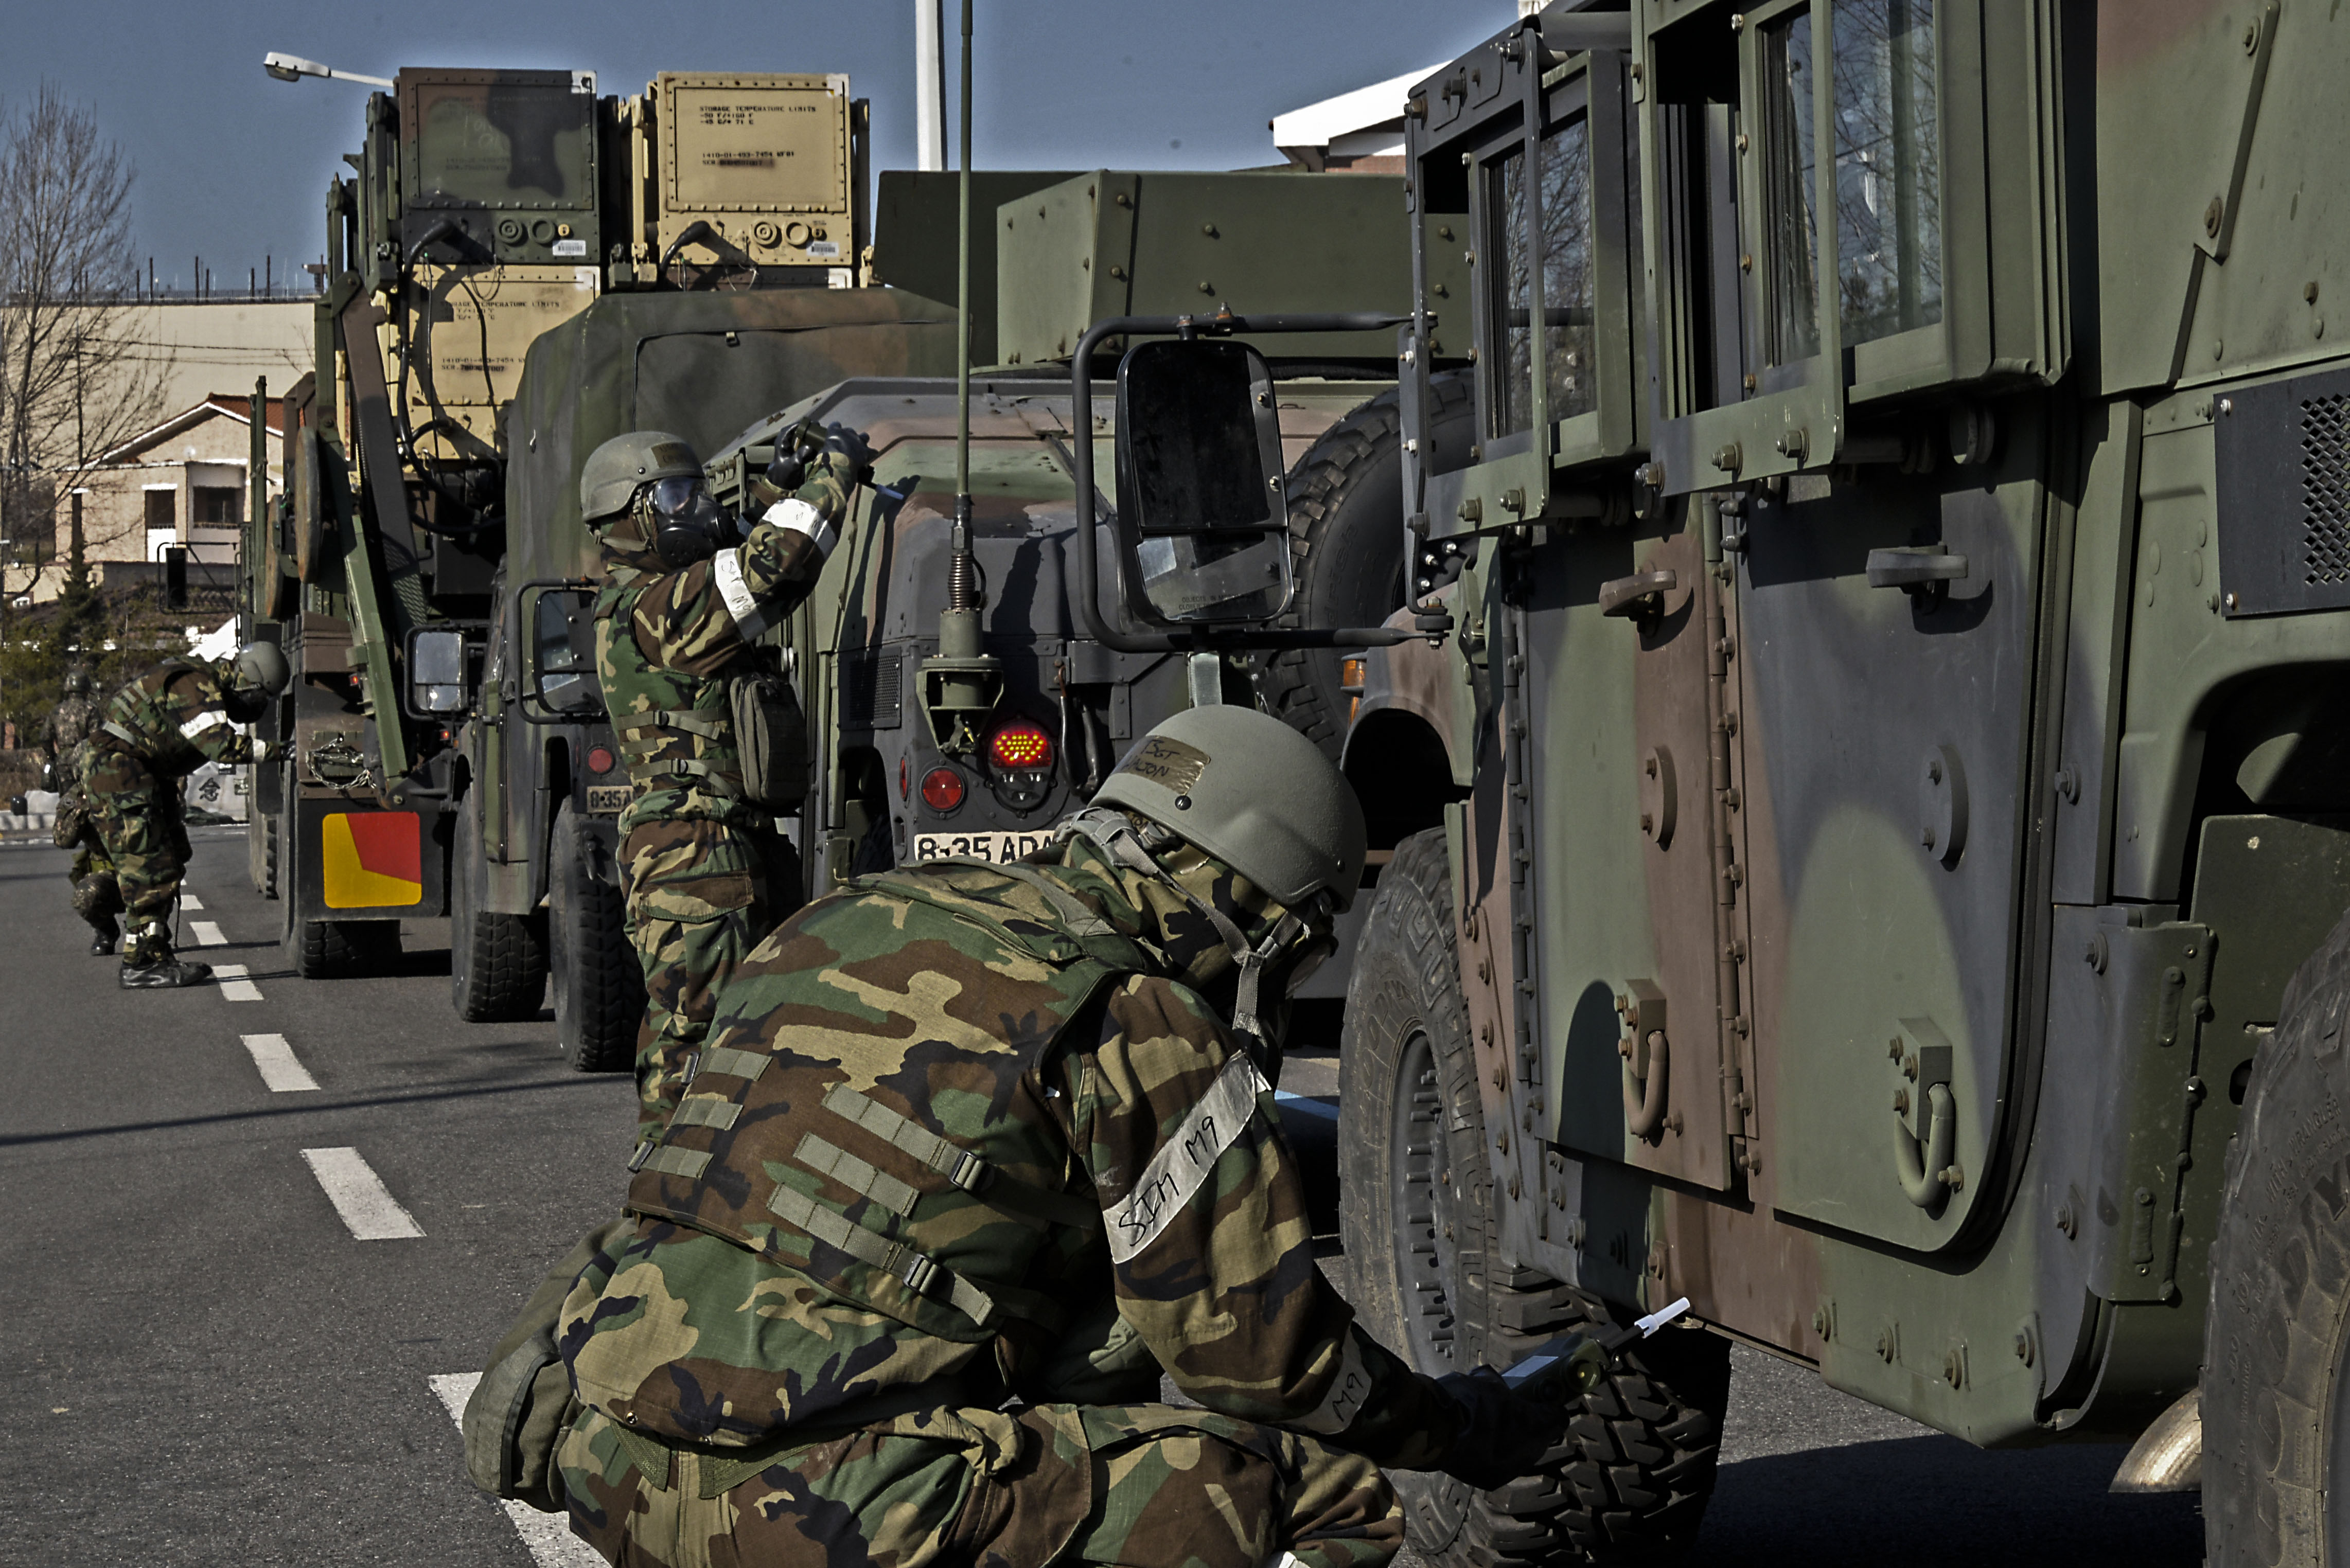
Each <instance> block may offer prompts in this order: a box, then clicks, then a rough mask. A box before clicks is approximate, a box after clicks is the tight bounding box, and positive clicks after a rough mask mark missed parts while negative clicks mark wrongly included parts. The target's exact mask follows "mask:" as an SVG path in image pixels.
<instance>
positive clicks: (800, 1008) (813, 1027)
mask: <svg viewBox="0 0 2350 1568" xmlns="http://www.w3.org/2000/svg"><path fill="white" fill-rule="evenodd" d="M858 894H863V895H865V896H863V897H859V896H858ZM874 895H883V896H882V897H874ZM762 950H763V952H772V953H775V954H777V955H778V956H779V960H780V961H782V962H787V963H788V962H795V961H796V960H795V955H805V954H808V953H811V952H821V951H825V950H829V951H831V952H833V953H836V954H837V955H838V961H837V963H835V964H832V965H829V966H820V967H801V968H795V969H792V970H789V971H781V970H780V969H779V970H778V971H776V972H773V973H765V972H761V971H759V969H758V966H757V964H756V963H755V961H754V964H753V965H752V966H750V967H749V968H748V969H746V970H744V971H737V983H736V986H735V987H733V988H731V992H730V994H733V995H736V996H739V997H741V998H743V1000H742V1001H739V1002H730V1004H729V1008H730V1011H731V1012H733V1013H734V1019H733V1023H734V1027H732V1028H729V1027H727V1024H728V1022H729V1020H728V1019H727V1018H726V1017H725V1016H724V1015H722V1018H721V1020H720V1026H719V1028H718V1030H717V1031H715V1032H714V1033H713V1039H718V1040H723V1041H725V1042H727V1043H726V1044H720V1045H718V1046H717V1047H716V1048H714V1049H712V1050H710V1051H707V1052H705V1053H704V1054H703V1055H702V1059H701V1062H700V1064H699V1066H698V1068H697V1070H696V1072H695V1074H694V1076H693V1078H692V1080H691V1083H690V1084H689V1085H688V1087H687V1092H686V1094H685V1096H684V1098H683V1099H682V1100H681V1103H680V1104H679V1106H678V1108H677V1111H676V1113H675V1114H674V1115H673V1116H671V1120H670V1125H669V1127H668V1130H667V1132H666V1134H665V1135H664V1137H663V1138H662V1140H661V1141H660V1144H659V1145H657V1146H656V1145H647V1146H646V1147H643V1148H641V1149H640V1150H639V1155H638V1160H637V1175H636V1178H635V1179H634V1181H633V1182H632V1184H631V1185H630V1187H629V1203H628V1207H629V1209H630V1210H634V1211H635V1212H637V1213H639V1214H643V1215H650V1216H653V1217H656V1218H660V1219H665V1220H675V1221H677V1222H679V1223H681V1224H685V1225H691V1226H693V1227H694V1228H696V1229H698V1230H701V1231H708V1232H710V1233H711V1234H713V1235H717V1236H723V1237H724V1238H726V1239H727V1240H729V1241H733V1242H735V1243H736V1244H737V1245H740V1246H743V1247H746V1248H748V1249H750V1250H751V1251H754V1252H757V1253H760V1254H761V1255H763V1256H764V1257H766V1258H768V1259H769V1260H771V1261H772V1262H776V1263H779V1264H782V1265H784V1266H785V1267H788V1268H790V1269H792V1270H795V1271H796V1272H799V1273H802V1274H805V1275H806V1276H807V1277H808V1278H810V1279H811V1280H814V1281H816V1282H818V1283H819V1284H821V1285H823V1286H824V1287H825V1288H826V1289H827V1290H829V1291H831V1292H833V1293H836V1294H837V1295H838V1296H840V1297H841V1298H843V1299H844V1300H846V1301H847V1302H850V1303H855V1304H858V1305H860V1306H863V1307H865V1308H868V1309H869V1310H871V1311H874V1312H878V1313H881V1314H886V1315H887V1316H889V1317H891V1318H894V1319H896V1320H897V1321H898V1322H899V1323H902V1324H907V1325H909V1326H910V1327H911V1328H914V1329H916V1330H918V1331H920V1332H921V1333H923V1334H931V1335H934V1336H936V1337H938V1338H941V1339H945V1340H951V1341H956V1342H959V1343H963V1344H978V1343H981V1342H983V1341H985V1340H987V1339H989V1338H991V1337H993V1335H994V1334H997V1333H999V1332H1000V1331H1001V1330H1002V1329H1003V1328H1004V1327H1005V1326H1006V1324H1007V1322H1008V1321H1009V1320H1020V1321H1023V1322H1025V1323H1027V1324H1037V1325H1040V1326H1042V1327H1043V1328H1045V1329H1046V1330H1054V1331H1056V1330H1057V1329H1058V1328H1059V1327H1061V1326H1062V1314H1060V1311H1059V1309H1058V1308H1057V1307H1056V1306H1055V1303H1053V1302H1051V1301H1049V1300H1046V1299H1045V1298H1043V1297H1041V1296H1040V1295H1038V1294H1037V1293H1034V1292H1031V1291H1028V1290H1025V1289H1023V1288H1022V1286H1021V1283H1020V1282H1021V1281H1022V1280H1023V1279H1024V1277H1025V1276H1026V1275H1027V1272H1028V1270H1029V1266H1030V1264H1031V1262H1033V1261H1034V1260H1035V1257H1036V1255H1037V1253H1038V1251H1040V1250H1041V1249H1043V1248H1045V1247H1046V1246H1048V1245H1054V1244H1056V1243H1066V1241H1068V1240H1069V1239H1070V1238H1069V1232H1071V1231H1080V1232H1083V1231H1095V1230H1097V1229H1098V1228H1099V1227H1100V1225H1101V1223H1102V1218H1101V1210H1100V1208H1099V1206H1098V1204H1097V1202H1096V1201H1095V1199H1093V1196H1092V1191H1091V1188H1090V1186H1089V1185H1088V1184H1087V1182H1086V1181H1085V1179H1084V1177H1083V1173H1082V1168H1079V1167H1077V1166H1076V1163H1075V1161H1074V1159H1073V1158H1072V1156H1071V1153H1070V1150H1069V1148H1068V1146H1067V1143H1066V1137H1064V1136H1063V1135H1062V1134H1061V1133H1060V1132H1059V1130H1058V1129H1057V1127H1055V1125H1054V1123H1053V1120H1052V1117H1051V1116H1050V1114H1049V1113H1048V1112H1047V1111H1046V1110H1045V1106H1044V1104H1043V1102H1042V1101H1040V1100H1038V1099H1037V1098H1036V1097H1035V1094H1034V1092H1033V1090H1032V1089H1031V1087H1030V1085H1031V1084H1033V1082H1034V1080H1028V1081H1027V1082H1024V1081H1023V1080H1024V1075H1026V1074H1028V1073H1029V1071H1030V1069H1032V1068H1034V1067H1035V1066H1038V1065H1040V1064H1043V1063H1044V1062H1045V1060H1046V1058H1047V1056H1048V1054H1050V1053H1051V1052H1052V1051H1053V1050H1054V1048H1055V1045H1056V1044H1058V1043H1059V1042H1060V1040H1061V1039H1062V1036H1063V1034H1064V1033H1066V1031H1067V1030H1068V1029H1069V1027H1070V1025H1071V1024H1072V1023H1074V1022H1075V1021H1076V1020H1077V1019H1079V1018H1081V1017H1084V1016H1087V1014H1088V1004H1089V1003H1090V1002H1093V1001H1094V999H1095V998H1096V997H1097V995H1099V994H1101V993H1102V992H1103V991H1104V988H1105V987H1106V986H1107V985H1108V984H1109V983H1110V982H1111V981H1114V980H1116V979H1118V978H1119V977H1121V976H1123V975H1126V974H1129V973H1133V972H1137V971H1149V970H1151V969H1152V968H1153V967H1154V966H1153V965H1152V964H1151V963H1150V962H1149V960H1148V959H1147V958H1146V957H1145V955H1144V954H1143V952H1142V951H1141V950H1140V949H1139V948H1138V947H1136V946H1135V945H1134V944H1133V943H1132V942H1130V941H1128V940H1127V939H1125V938H1124V937H1122V936H1120V935H1119V934H1118V932H1117V931H1116V930H1115V929H1113V928H1112V927H1111V926H1110V925H1109V924H1108V922H1107V921H1106V920H1103V919H1100V918H1098V917H1097V916H1096V915H1095V914H1094V913H1093V912H1092V910H1090V909H1088V908H1087V906H1086V905H1085V904H1084V903H1082V902H1081V901H1079V900H1078V899H1077V898H1076V896H1075V895H1074V894H1072V893H1071V892H1070V891H1069V890H1068V889H1067V888H1066V887H1064V886H1063V885H1062V884H1061V883H1059V882H1057V881H1055V879H1053V878H1052V877H1048V876H1047V875H1046V874H1045V872H1043V871H1041V870H1039V869H1037V868H1035V867H1027V866H1008V867H1002V866H986V867H983V866H981V865H979V864H978V863H976V862H957V861H945V862H931V863H928V864H926V865H925V866H924V867H922V868H920V869H919V870H914V871H908V872H892V873H889V874H887V875H884V876H881V877H870V878H867V879H864V880H861V881H859V882H858V883H856V884H853V885H852V888H851V890H850V892H849V894H848V895H847V896H846V897H843V898H831V899H827V900H824V901H823V902H821V903H818V904H815V905H811V906H810V907H809V908H808V909H806V910H804V911H803V912H802V913H801V914H799V915H797V916H795V917H794V918H793V919H792V920H791V921H790V922H788V923H787V924H786V925H785V928H784V929H783V930H782V931H780V932H778V933H777V934H776V936H775V937H774V938H772V939H771V940H770V941H769V942H768V943H766V944H764V945H763V949H762ZM868 955H869V961H868ZM866 969H870V970H871V971H872V972H873V973H875V974H877V975H878V974H880V973H884V972H886V973H887V974H889V975H890V976H892V977H896V978H894V979H893V980H892V981H889V982H886V983H884V982H880V981H876V982H875V983H877V984H880V985H881V986H882V989H884V990H889V991H895V992H901V993H902V994H904V995H906V996H910V997H912V998H918V999H921V1000H920V1001H919V1002H915V1003H914V1004H913V1005H911V1006H910V1007H907V1008H905V1009H904V1010H902V1011H901V1010H896V1009H892V1010H886V1011H885V1010H883V1009H880V1008H878V1007H875V1006H874V1005H873V1004H872V1003H871V1002H859V1001H858V994H859V993H858V987H859V985H860V984H861V983H863V982H862V981H861V980H860V971H863V970H866ZM926 1010H927V1011H926ZM746 1016H747V1018H748V1019H749V1020H750V1021H751V1022H752V1023H753V1024H754V1026H755V1027H757V1028H759V1029H761V1030H763V1031H764V1038H765V1039H766V1040H767V1041H769V1042H770V1043H769V1044H767V1045H766V1047H765V1048H764V1049H758V1050H746V1049H743V1048H742V1047H741V1046H740V1045H739V1044H733V1042H739V1041H745V1040H757V1039H760V1038H761V1037H762V1036H761V1035H757V1034H754V1033H753V1032H752V1028H751V1027H746V1026H745V1025H744V1022H743V1021H744V1019H745V1017H746ZM860 1024H863V1025H867V1028H866V1029H863V1030H861V1029H860V1027H859V1025H860ZM1072 1179H1075V1181H1076V1191H1066V1190H1064V1185H1065V1183H1067V1182H1069V1181H1071V1180H1072Z"/></svg>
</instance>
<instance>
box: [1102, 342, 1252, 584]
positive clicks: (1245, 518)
mask: <svg viewBox="0 0 2350 1568" xmlns="http://www.w3.org/2000/svg"><path fill="white" fill-rule="evenodd" d="M1283 467H1284V465H1283V462H1282V456H1281V415H1280V410H1279V409H1278V408H1277V407H1276V405H1275V400H1274V386H1273V372H1272V370H1271V369H1268V368H1267V367H1266V365H1265V362H1264V358H1263V356H1262V355H1260V354H1259V353H1258V352H1257V351H1256V350H1255V349H1254V348H1250V347H1249V346H1248V345H1247V344H1245V343H1237V342H1233V341H1232V340H1230V339H1228V338H1189V339H1184V338H1176V339H1159V340H1156V341H1152V342H1148V343H1142V344H1139V345H1138V346H1136V347H1135V348H1133V349H1132V350H1130V351H1129V352H1128V354H1127V356H1126V358H1124V359H1123V360H1121V361H1120V362H1119V365H1118V519H1117V529H1118V556H1119V560H1120V563H1121V565H1122V566H1123V568H1124V569H1123V570H1122V571H1121V573H1120V574H1119V575H1120V577H1121V578H1122V580H1123V583H1124V586H1125V597H1126V603H1127V607H1128V610H1129V611H1130V612H1131V613H1133V614H1134V615H1136V616H1138V617H1139V618H1142V619H1145V620H1148V621H1151V622H1155V623H1157V624H1159V625H1161V626H1172V625H1187V624H1199V623H1202V622H1231V621H1263V620H1267V619H1270V618H1273V617H1274V616H1277V615H1279V614H1281V613H1282V611H1284V610H1285V609H1287V608H1288V607H1289V601H1290V598H1291V597H1292V595H1293V594H1295V591H1296V585H1295V579H1294V577H1293V576H1292V574H1291V569H1290V543H1289V510H1288V504H1287V500H1286V498H1285V497H1284V494H1283V490H1282V481H1283Z"/></svg>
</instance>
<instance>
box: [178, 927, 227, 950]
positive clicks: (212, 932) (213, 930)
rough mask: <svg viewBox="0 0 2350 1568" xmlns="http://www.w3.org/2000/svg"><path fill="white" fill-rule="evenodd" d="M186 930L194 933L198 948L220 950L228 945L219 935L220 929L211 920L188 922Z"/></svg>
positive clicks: (224, 938)
mask: <svg viewBox="0 0 2350 1568" xmlns="http://www.w3.org/2000/svg"><path fill="white" fill-rule="evenodd" d="M188 929H190V930H191V931H193V932H194V933H195V936H196V945H197V946H198V947H203V948H221V947H226V946H227V945H228V939H227V938H226V937H224V936H223V935H221V929H220V927H219V926H218V925H217V924H215V923H214V922H213V921H211V920H190V921H189V922H188Z"/></svg>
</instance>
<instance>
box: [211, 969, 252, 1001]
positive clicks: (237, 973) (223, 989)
mask: <svg viewBox="0 0 2350 1568" xmlns="http://www.w3.org/2000/svg"><path fill="white" fill-rule="evenodd" d="M213 979H214V980H217V981H220V993H221V997H222V1000H224V1001H226V1002H259V1001H260V1000H261V988H260V987H259V986H257V985H255V984H254V983H253V981H249V980H247V979H245V978H244V965H243V964H241V963H222V964H214V965H213Z"/></svg>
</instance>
